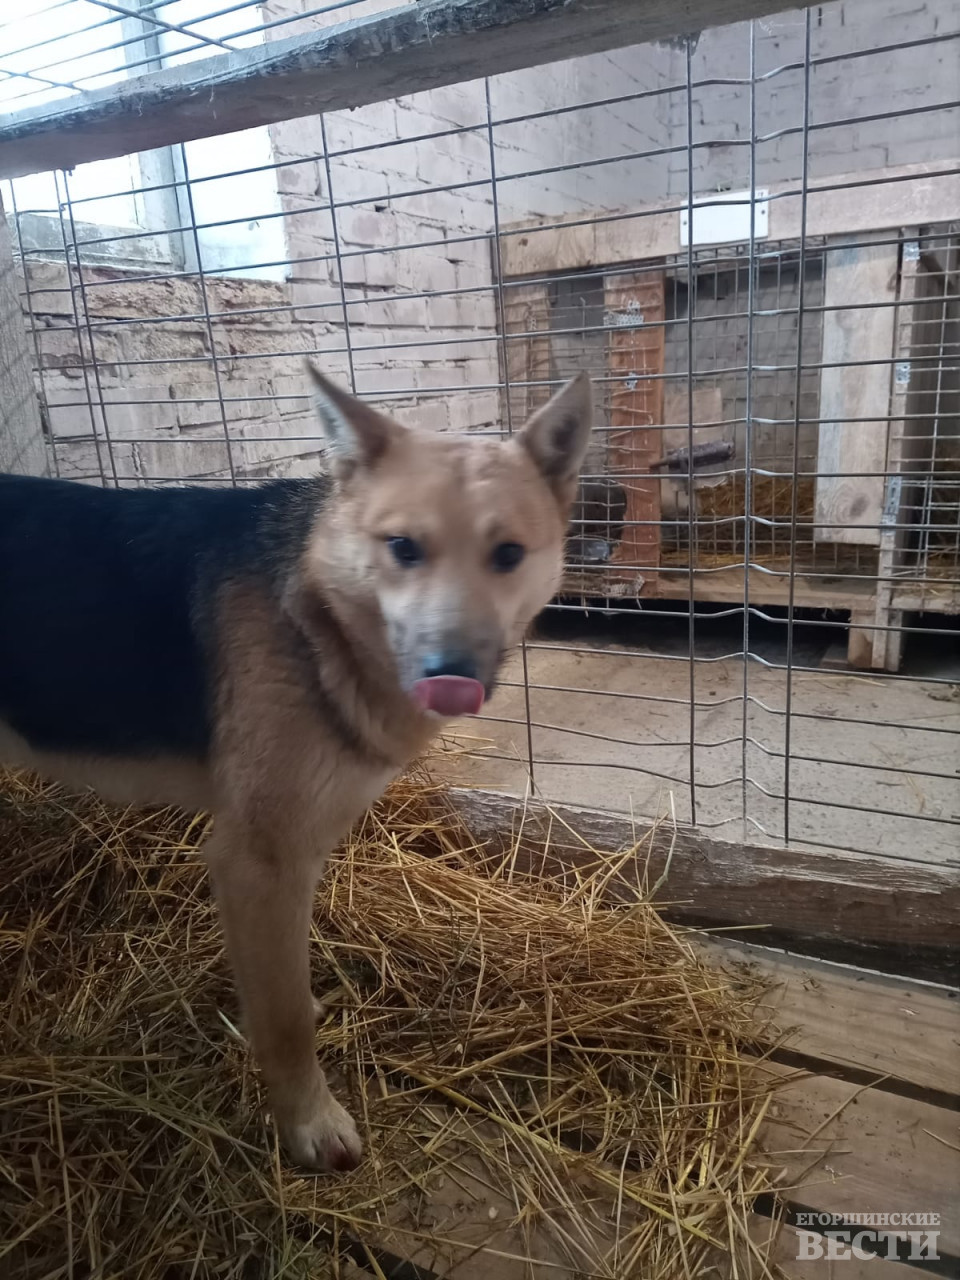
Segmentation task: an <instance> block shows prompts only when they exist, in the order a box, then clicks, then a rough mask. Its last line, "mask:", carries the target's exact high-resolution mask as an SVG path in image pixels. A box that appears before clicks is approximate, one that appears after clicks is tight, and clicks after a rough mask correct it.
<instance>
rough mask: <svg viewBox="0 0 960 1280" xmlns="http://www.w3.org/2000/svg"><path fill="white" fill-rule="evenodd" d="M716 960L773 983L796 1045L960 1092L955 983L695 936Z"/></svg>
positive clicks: (767, 1002) (772, 997)
mask: <svg viewBox="0 0 960 1280" xmlns="http://www.w3.org/2000/svg"><path fill="white" fill-rule="evenodd" d="M690 941H691V943H692V945H693V946H694V947H695V948H696V950H697V951H698V952H699V953H700V954H701V955H702V956H703V958H704V959H705V960H706V961H707V962H708V963H710V964H716V965H720V966H722V967H723V968H725V969H727V970H732V971H736V970H738V969H741V968H742V969H744V970H746V971H748V972H750V973H751V974H755V975H757V976H759V977H761V978H762V979H764V981H765V982H766V983H768V984H769V990H768V993H767V995H766V996H765V997H764V1000H763V1005H764V1009H765V1010H768V1011H769V1013H770V1014H772V1016H773V1018H774V1019H775V1021H777V1022H778V1024H779V1025H780V1026H781V1028H782V1029H787V1028H792V1029H794V1032H795V1034H792V1035H791V1036H790V1039H789V1041H788V1048H789V1049H791V1050H795V1051H796V1052H798V1053H802V1054H805V1055H806V1056H808V1057H811V1058H821V1059H823V1060H824V1061H829V1062H833V1063H836V1064H837V1065H839V1066H841V1067H845V1068H853V1069H855V1070H857V1071H868V1072H873V1073H875V1074H876V1075H878V1076H890V1077H892V1078H893V1079H894V1080H897V1081H902V1082H904V1083H906V1084H908V1085H913V1086H916V1087H917V1088H920V1089H932V1090H936V1091H937V1092H941V1093H943V1092H946V1093H951V1094H954V1095H956V1096H957V1097H958V1098H960V998H958V993H957V991H956V990H955V989H954V988H950V987H942V986H937V985H935V984H933V983H928V982H914V981H911V980H910V979H909V978H902V977H899V976H891V975H888V974H881V973H876V972H873V971H870V970H866V969H860V968H856V967H854V966H851V965H839V964H831V963H828V962H826V961H823V960H811V959H810V958H809V957H805V956H797V955H792V954H790V953H789V952H783V951H775V950H773V949H771V948H769V947H760V946H756V945H751V944H749V943H742V942H735V941H730V940H726V939H723V940H721V939H717V938H711V937H708V936H705V935H699V934H692V935H691V937H690Z"/></svg>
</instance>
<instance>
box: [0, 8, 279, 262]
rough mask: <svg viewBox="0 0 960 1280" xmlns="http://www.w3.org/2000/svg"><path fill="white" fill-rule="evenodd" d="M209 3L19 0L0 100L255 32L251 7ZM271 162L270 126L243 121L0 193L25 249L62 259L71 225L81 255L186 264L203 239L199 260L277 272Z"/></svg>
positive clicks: (5, 51) (81, 85) (33, 100)
mask: <svg viewBox="0 0 960 1280" xmlns="http://www.w3.org/2000/svg"><path fill="white" fill-rule="evenodd" d="M211 4H212V0H168V2H166V3H157V2H156V0H125V3H123V4H122V5H121V4H117V5H114V4H113V3H112V0H111V4H110V5H109V7H108V6H107V5H106V4H105V3H104V2H103V0H20V4H19V8H18V11H17V15H16V17H14V18H11V19H9V20H7V21H6V22H5V23H4V24H3V25H2V26H0V109H3V110H6V111H10V112H16V111H18V110H21V109H26V108H30V107H35V106H39V105H42V104H45V103H53V102H57V101H59V100H66V99H68V98H69V97H70V96H71V95H72V94H74V93H76V92H77V91H79V90H83V89H95V88H100V87H102V86H105V85H109V84H111V83H115V82H116V81H117V80H120V79H124V78H126V77H132V76H138V75H143V74H146V73H149V72H150V71H156V70H158V69H160V68H161V67H167V66H175V65H177V64H179V63H182V62H186V61H190V60H192V59H194V58H202V57H208V56H210V55H211V54H215V53H217V52H218V51H221V50H223V49H224V48H230V49H240V48H245V47H248V46H250V45H253V44H258V43H260V42H261V41H262V40H263V31H262V29H261V28H260V27H259V22H260V17H261V14H260V6H259V5H258V4H249V5H246V6H241V7H239V8H237V7H232V8H231V9H230V10H229V11H228V12H222V10H223V6H220V10H221V12H220V13H219V15H217V14H216V12H215V11H214V16H209V17H205V16H204V14H205V13H209V12H210V11H211V10H210V5H211ZM121 8H122V10H123V12H122V13H121V12H118V11H117V10H118V9H121ZM272 164H273V155H272V147H271V142H270V135H269V131H268V130H267V129H265V128H263V129H251V130H248V131H246V132H245V133H242V134H232V135H228V136H224V137H218V138H212V139H201V140H198V141H196V142H188V143H186V144H185V145H184V146H182V147H181V146H174V147H164V148H161V149H159V150H156V151H149V152H141V153H140V154H138V155H133V156H124V157H122V158H119V159H114V160H102V161H98V162H96V163H94V164H85V165H80V166H78V167H77V168H76V169H75V170H74V171H73V173H72V174H70V175H69V176H68V177H67V178H66V179H64V178H63V177H62V176H60V177H59V179H58V176H57V175H54V174H52V173H43V174H35V175H31V176H29V177H24V178H16V179H14V180H13V182H12V183H11V182H9V181H5V182H3V183H2V184H0V190H2V194H3V199H4V204H5V205H6V207H7V211H8V213H9V212H10V211H11V210H12V209H13V208H14V207H16V209H17V212H18V213H19V215H20V235H21V237H22V239H23V242H24V247H25V248H26V249H30V250H33V251H40V252H45V253H50V254H51V255H57V256H62V254H63V237H64V232H66V235H67V239H68V241H69V240H70V239H71V238H72V235H73V234H74V233H75V235H76V238H77V242H78V244H81V245H82V246H83V247H82V248H81V258H82V260H83V261H85V262H91V263H112V264H115V265H118V266H123V265H129V266H136V267H148V268H149V267H150V266H151V265H154V266H158V265H162V266H164V267H169V268H172V269H174V270H181V271H195V270H196V269H197V266H198V250H199V262H200V264H202V267H203V269H204V271H208V272H215V273H229V274H231V275H237V276H246V277H256V278H261V279H271V280H277V279H283V278H284V276H285V274H286V269H285V267H284V266H283V262H284V259H285V258H286V257H287V253H286V247H285V242H284V236H283V227H282V219H281V218H280V217H279V216H278V215H279V213H280V211H281V204H280V197H279V194H278V191H277V184H276V174H275V171H274V170H273V168H272V167H269V166H272ZM250 170H254V172H250ZM187 177H189V192H188V190H187V185H186V179H187ZM68 195H69V201H67V196H68ZM191 206H192V207H191ZM238 211H239V212H240V213H241V214H242V215H244V216H243V218H242V220H240V219H238V217H237V214H238ZM247 215H248V216H247ZM71 218H72V225H71V222H70V219H71Z"/></svg>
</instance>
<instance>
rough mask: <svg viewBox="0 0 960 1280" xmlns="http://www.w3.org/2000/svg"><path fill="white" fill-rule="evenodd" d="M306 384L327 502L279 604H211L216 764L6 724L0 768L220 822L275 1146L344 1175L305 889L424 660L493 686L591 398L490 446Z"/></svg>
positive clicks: (214, 862) (231, 921) (219, 891)
mask: <svg viewBox="0 0 960 1280" xmlns="http://www.w3.org/2000/svg"><path fill="white" fill-rule="evenodd" d="M317 381H318V390H319V403H318V408H319V411H320V414H321V417H322V418H323V420H324V423H325V426H326V429H327V433H328V437H329V438H330V442H331V452H332V462H333V471H334V476H335V487H334V493H333V495H332V496H331V498H330V499H329V501H328V502H327V503H326V505H325V506H324V507H323V509H322V510H321V512H320V514H319V516H318V518H317V520H316V523H315V525H314V527H313V529H312V532H311V534H310V536H309V538H308V539H307V542H306V545H305V546H304V548H303V553H302V557H301V559H300V562H299V565H298V566H297V569H296V571H295V572H294V573H293V574H292V575H291V578H290V580H289V582H287V583H286V587H285V593H284V595H283V598H282V603H281V604H280V606H279V607H278V604H277V599H276V595H275V592H274V591H273V590H271V584H264V583H258V582H257V581H256V580H255V579H253V578H251V579H250V580H243V581H240V582H237V583H234V584H233V585H231V586H229V587H227V588H224V589H222V591H221V594H220V597H219V599H218V601H217V603H216V611H215V612H216V632H217V640H218V643H217V654H218V659H219V666H220V671H219V686H218V688H219V700H218V705H217V707H216V714H215V717H214V722H215V730H214V742H213V748H212V753H211V759H210V761H209V762H208V764H207V765H206V766H205V767H201V766H197V765H189V764H188V763H187V762H183V761H156V762H154V764H152V765H151V764H149V763H146V762H141V763H135V764H134V763H130V764H128V763H126V762H124V763H123V764H120V765H117V764H113V763H108V762H103V761H72V760H68V759H63V758H60V759H54V758H52V757H44V758H40V757H36V756H32V755H31V753H30V752H29V751H28V750H26V744H23V743H22V742H21V743H19V744H17V743H14V742H12V740H11V739H10V737H9V731H8V738H7V739H4V736H3V735H4V731H3V726H2V725H0V757H7V758H11V759H18V762H19V763H24V764H28V765H34V766H35V767H38V768H41V769H42V770H44V771H45V772H50V773H52V774H54V775H55V776H59V777H61V778H65V779H67V780H69V781H72V782H76V781H82V782H85V783H90V784H92V785H94V786H96V787H97V788H98V789H101V790H103V791H104V792H105V793H106V794H109V795H111V796H112V797H113V798H119V799H121V800H127V801H130V800H139V801H143V800H154V801H156V800H160V801H171V800H172V801H174V802H178V803H184V804H187V805H191V806H192V805H201V806H202V807H210V808H212V809H213V811H214V813H215V823H214V831H213V835H212V837H211V839H210V841H209V842H208V845H207V848H206V856H207V860H208V863H209V866H210V871H211V877H212V883H213V887H214V892H215V894H216V898H217V901H218V905H219V909H220V913H221V918H222V922H223V928H224V933H225V937H226V943H227V949H228V952H229V955H230V960H231V963H232V966H233V969H234V973H235V976H236V981H237V986H238V989H239V993H240V997H241V1002H242V1005H243V1011H244V1025H245V1027H246V1029H247V1032H248V1034H249V1037H250V1040H251V1043H252V1046H253V1049H254V1052H255V1055H256V1057H257V1059H258V1061H259V1064H260V1067H261V1069H262V1071H263V1074H264V1077H265V1079H266V1082H267V1085H268V1089H269V1095H270V1100H271V1105H272V1107H273V1110H274V1113H275V1118H276V1122H277V1125H278V1128H279V1130H280V1134H281V1137H282V1139H283V1141H284V1144H285V1146H286V1147H287V1150H288V1151H289V1153H290V1154H291V1155H292V1156H293V1157H294V1159H296V1160H297V1161H298V1162H300V1163H302V1164H306V1165H309V1166H312V1167H315V1168H320V1169H336V1168H350V1167H352V1166H353V1165H354V1164H355V1163H356V1162H357V1160H358V1159H359V1158H360V1141H359V1138H358V1136H357V1132H356V1129H355V1127H354V1125H353V1122H352V1120H351V1119H350V1117H349V1116H348V1115H347V1113H346V1112H345V1111H344V1110H343V1108H342V1107H341V1106H340V1105H339V1103H337V1102H336V1101H335V1100H334V1099H333V1097H332V1096H331V1094H330V1091H329V1089H328V1088H327V1085H326V1082H325V1080H324V1077H323V1073H322V1071H321V1070H320V1067H319V1064H318V1062H317V1058H316V1053H315V1049H314V1018H315V1006H314V1001H313V998H312V995H311V991H310V973H309V968H310V966H309V954H308V938H309V929H310V920H311V909H312V902H313V895H314V891H315V888H316V884H317V881H318V879H319V877H320V874H321V872H322V870H323V864H324V860H325V858H326V857H327V855H328V853H329V852H330V850H331V849H332V848H333V847H334V846H335V845H336V844H337V842H338V841H339V840H340V839H342V837H343V836H344V835H345V834H346V833H347V831H348V830H349V829H350V827H351V826H352V825H353V823H354V822H356V820H357V819H358V818H359V817H360V816H361V815H362V814H363V812H364V811H365V810H366V809H367V807H368V806H369V805H370V804H371V803H372V802H373V801H374V800H375V799H376V798H377V797H378V796H379V795H380V794H381V792H382V791H383V789H384V787H385V786H386V785H387V783H388V782H389V781H390V779H391V778H392V777H394V776H395V775H396V774H397V773H398V772H399V771H400V770H401V769H402V768H404V767H405V766H406V765H407V764H408V763H409V762H410V761H411V760H413V759H414V758H415V757H416V756H417V755H419V754H420V753H421V752H422V751H423V750H424V748H425V747H426V746H427V744H428V742H429V741H430V739H431V737H432V736H433V734H434V733H435V732H436V730H437V728H438V727H439V724H440V721H439V720H438V718H437V717H436V716H434V715H432V714H431V713H428V712H425V711H423V710H422V709H421V708H420V707H419V705H418V704H417V703H416V701H415V700H414V698H413V697H412V696H411V689H412V686H413V684H414V682H415V681H416V680H417V679H418V677H419V674H420V671H421V666H422V662H423V659H424V655H425V654H426V653H428V652H431V651H432V650H434V649H436V648H437V647H441V648H442V647H447V648H450V647H451V646H452V647H453V648H460V649H463V650H467V651H469V653H470V654H471V655H472V657H473V658H474V659H475V661H476V664H477V667H478V672H479V675H480V678H481V680H482V681H483V682H484V683H488V682H490V681H492V680H493V678H494V676H495V673H496V670H497V667H498V665H499V662H500V660H501V658H502V656H503V653H504V652H505V651H506V650H507V649H508V648H510V647H511V646H513V645H515V644H516V643H517V642H518V641H519V639H520V638H521V636H522V634H523V631H524V630H525V628H526V627H527V625H528V624H529V622H530V621H531V619H532V618H533V617H534V616H535V614H536V613H537V612H539V610H540V609H541V608H543V607H544V605H546V604H547V602H548V601H549V599H550V597H551V596H552V595H553V594H554V593H555V591H556V589H557V587H558V585H559V582H560V574H561V567H562V547H563V537H564V531H565V527H566V522H567V517H568V506H569V503H570V500H571V498H572V496H573V492H574V487H575V484H576V474H577V470H578V468H579V464H580V460H581V458H582V456H583V453H584V451H585V448H586V443H587V435H588V432H589V425H590V424H589V413H590V407H589V384H588V383H587V382H586V380H585V379H580V380H578V381H577V382H576V383H573V384H570V385H569V386H568V387H567V388H566V389H565V390H564V391H563V392H561V393H560V394H559V395H558V396H557V397H555V398H554V400H553V401H551V403H550V405H548V406H546V407H545V409H544V410H541V412H540V414H539V415H538V416H537V418H536V419H535V420H533V421H532V422H531V424H529V426H528V428H527V430H526V431H525V433H524V434H523V435H522V437H520V438H515V439H513V440H510V441H508V442H506V443H501V442H499V441H493V440H485V439H477V438H473V439H470V438H454V437H438V436H436V435H433V434H431V433H427V432H420V431H414V430H408V429H405V428H403V427H400V426H399V425H398V424H396V423H394V422H392V421H391V420H390V419H388V418H385V417H383V416H382V415H380V414H378V413H376V411H374V410H372V409H370V408H369V407H368V406H365V405H361V404H360V403H359V402H358V401H355V400H352V399H351V398H350V397H348V396H346V395H345V394H344V393H342V392H339V391H337V390H336V389H335V388H333V387H331V386H330V385H329V384H327V383H326V382H325V381H324V380H322V379H320V378H319V377H318V379H317ZM400 535H402V536H405V537H411V538H415V539H417V541H418V542H420V543H421V544H422V545H423V546H424V548H425V549H426V552H427V558H426V562H425V564H424V565H422V566H420V567H418V568H417V570H416V571H410V570H408V569H404V568H403V567H401V566H400V565H398V564H397V563H396V562H395V560H394V559H393V558H392V557H391V553H390V550H389V547H388V545H387V541H386V539H388V538H389V537H391V536H400ZM504 541H510V542H517V543H519V544H521V545H522V546H523V547H524V548H525V549H526V555H525V558H524V559H523V561H522V563H521V564H520V565H518V566H517V568H516V569H515V570H513V571H512V572H510V573H497V572H494V571H493V570H492V569H491V561H490V555H491V551H492V549H493V547H495V546H496V544H497V543H500V542H504ZM8 749H9V753H10V754H9V755H8ZM16 749H19V758H18V757H17V752H16Z"/></svg>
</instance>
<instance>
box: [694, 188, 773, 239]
mask: <svg viewBox="0 0 960 1280" xmlns="http://www.w3.org/2000/svg"><path fill="white" fill-rule="evenodd" d="M768 195H769V192H768V191H766V190H763V191H755V192H753V194H752V197H751V193H750V192H749V191H716V192H712V193H711V194H710V195H705V196H697V197H696V199H695V200H694V202H693V237H692V242H693V244H695V245H698V244H745V243H746V242H747V241H748V240H749V239H750V207H751V204H752V206H753V210H754V214H753V238H754V240H765V239H766V238H767V236H768V235H769V228H770V202H769V200H768V199H767V197H768ZM690 212H691V211H690V210H689V209H681V210H680V244H681V246H682V247H683V248H686V247H687V245H688V244H690V243H691V237H690Z"/></svg>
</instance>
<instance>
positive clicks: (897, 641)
mask: <svg viewBox="0 0 960 1280" xmlns="http://www.w3.org/2000/svg"><path fill="white" fill-rule="evenodd" d="M919 265H920V241H919V228H918V227H914V228H910V230H909V232H908V233H907V238H906V239H905V240H904V243H903V247H902V250H901V253H900V259H899V273H898V278H897V280H898V283H897V308H896V312H895V322H896V323H895V326H894V339H893V358H894V362H895V363H894V366H893V376H892V377H890V378H888V379H887V387H888V397H889V399H888V408H887V412H888V414H889V415H890V425H889V429H888V433H887V434H888V440H887V451H886V454H885V466H884V470H885V471H886V473H887V479H886V481H885V488H886V492H887V494H888V496H889V501H885V502H884V505H883V519H882V523H883V528H882V529H881V531H880V540H879V546H880V554H879V557H878V559H877V603H876V609H875V618H874V622H875V627H876V630H875V631H874V633H873V654H872V665H873V666H874V667H875V668H877V669H879V670H886V671H899V670H900V664H901V662H902V661H903V632H902V631H901V629H900V628H901V627H902V625H903V613H902V611H900V610H898V609H895V608H894V607H893V587H894V583H893V578H894V575H895V573H896V571H897V569H898V568H899V567H900V564H901V562H902V559H903V552H904V550H905V548H906V545H907V539H908V535H909V528H908V526H909V521H910V517H911V510H910V503H911V501H912V500H913V496H914V495H913V494H912V493H911V492H910V488H909V486H907V487H904V486H903V484H902V482H901V480H900V473H901V472H902V471H903V469H904V462H905V461H906V449H905V446H906V437H907V431H908V423H907V420H906V413H907V400H908V396H909V392H910V374H909V369H910V354H911V352H912V350H913V345H914V325H915V322H916V320H917V318H918V315H919V307H918V305H917V292H918V289H917V286H918V269H919ZM904 369H905V370H907V372H906V376H904V375H903V372H902V371H903V370H904Z"/></svg>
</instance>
